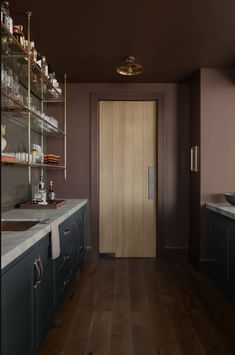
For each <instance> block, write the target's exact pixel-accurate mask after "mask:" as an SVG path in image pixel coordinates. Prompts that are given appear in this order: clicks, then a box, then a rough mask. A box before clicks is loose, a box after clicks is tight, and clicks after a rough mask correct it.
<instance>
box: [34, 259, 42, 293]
mask: <svg viewBox="0 0 235 355" xmlns="http://www.w3.org/2000/svg"><path fill="white" fill-rule="evenodd" d="M38 261H39V258H35V259H34V263H33V264H34V266H35V268H36V271H37V281H36V283H35V284H34V285H33V288H35V289H37V288H38V285H39V283H40V278H41V271H40V267H39V264H38Z"/></svg>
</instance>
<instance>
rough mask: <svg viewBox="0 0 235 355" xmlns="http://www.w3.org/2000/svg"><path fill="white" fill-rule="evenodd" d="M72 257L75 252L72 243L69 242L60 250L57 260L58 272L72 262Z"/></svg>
mask: <svg viewBox="0 0 235 355" xmlns="http://www.w3.org/2000/svg"><path fill="white" fill-rule="evenodd" d="M74 257H75V253H74V248H73V244H72V243H69V244H68V245H67V246H64V248H63V250H61V253H60V257H59V260H58V264H59V272H60V271H61V270H62V269H64V268H67V266H68V265H69V266H70V265H71V264H72V263H73V260H74Z"/></svg>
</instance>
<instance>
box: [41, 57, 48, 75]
mask: <svg viewBox="0 0 235 355" xmlns="http://www.w3.org/2000/svg"><path fill="white" fill-rule="evenodd" d="M42 72H43V74H44V75H45V76H46V77H47V78H48V65H47V62H46V57H45V56H42Z"/></svg>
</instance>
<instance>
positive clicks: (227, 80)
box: [201, 69, 235, 258]
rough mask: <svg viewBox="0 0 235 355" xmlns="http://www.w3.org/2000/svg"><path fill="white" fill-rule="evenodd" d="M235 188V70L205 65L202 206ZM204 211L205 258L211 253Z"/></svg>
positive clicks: (203, 75)
mask: <svg viewBox="0 0 235 355" xmlns="http://www.w3.org/2000/svg"><path fill="white" fill-rule="evenodd" d="M226 191H235V70H234V69H230V70H223V69H201V206H204V205H205V203H206V202H225V200H224V197H223V193H224V192H226ZM205 219H206V215H205V213H202V224H201V225H202V238H201V258H204V257H206V255H207V243H206V241H207V240H206V239H207V238H206V228H205V225H206V220H205Z"/></svg>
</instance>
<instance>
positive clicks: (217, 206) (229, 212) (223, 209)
mask: <svg viewBox="0 0 235 355" xmlns="http://www.w3.org/2000/svg"><path fill="white" fill-rule="evenodd" d="M206 208H208V209H209V210H211V211H214V212H217V213H220V214H222V215H223V216H225V217H228V218H231V219H234V220H235V206H232V205H229V204H227V203H207V204H206Z"/></svg>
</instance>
